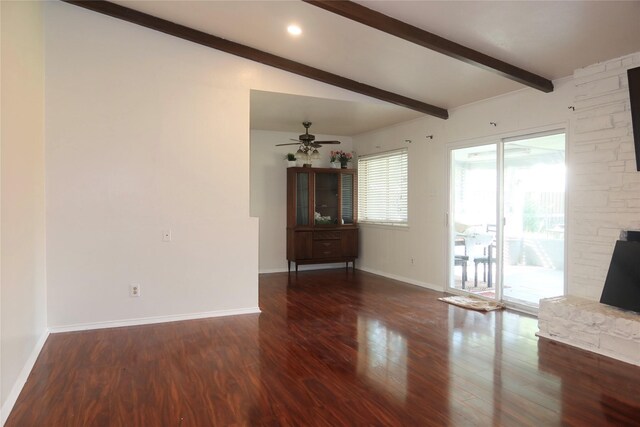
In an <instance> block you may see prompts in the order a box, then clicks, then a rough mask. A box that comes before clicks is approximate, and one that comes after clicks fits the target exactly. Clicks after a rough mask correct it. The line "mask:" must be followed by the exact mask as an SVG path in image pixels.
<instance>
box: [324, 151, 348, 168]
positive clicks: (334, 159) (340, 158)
mask: <svg viewBox="0 0 640 427" xmlns="http://www.w3.org/2000/svg"><path fill="white" fill-rule="evenodd" d="M352 159H353V154H351V153H345V152H344V151H342V150H337V151H332V152H331V155H330V158H329V160H330V161H331V167H334V168H335V167H337V164H340V167H341V168H342V169H346V168H347V165H348V164H349V162H350V161H351V160H352Z"/></svg>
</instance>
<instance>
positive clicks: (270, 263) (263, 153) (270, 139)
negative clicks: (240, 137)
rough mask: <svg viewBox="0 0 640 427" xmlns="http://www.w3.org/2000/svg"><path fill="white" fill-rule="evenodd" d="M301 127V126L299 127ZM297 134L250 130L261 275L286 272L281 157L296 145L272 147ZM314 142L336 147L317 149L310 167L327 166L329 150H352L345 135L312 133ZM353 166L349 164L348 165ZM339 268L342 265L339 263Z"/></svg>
mask: <svg viewBox="0 0 640 427" xmlns="http://www.w3.org/2000/svg"><path fill="white" fill-rule="evenodd" d="M301 127H302V125H301ZM300 133H302V131H301V132H298V133H295V132H272V131H264V130H252V131H251V216H253V217H258V218H260V251H259V254H260V255H259V259H260V262H259V268H260V272H261V273H273V272H277V271H287V259H286V257H287V252H286V249H287V239H286V228H287V209H286V207H287V206H286V204H287V181H286V179H287V169H286V168H287V165H286V164H285V161H284V160H283V159H284V156H285V155H286V154H287V153H288V152H294V153H295V151H296V150H297V149H298V147H297V146H285V147H276V144H284V143H287V142H290V141H289V139H290V138H294V139H295V138H298V135H299V134H300ZM315 135H316V140H318V141H323V140H325V141H327V140H338V141H340V142H341V144H340V145H326V146H324V147H322V148H320V149H319V150H318V151H320V159H318V160H314V161H313V167H329V153H330V152H331V151H332V150H338V149H339V150H343V151H347V152H350V151H351V150H352V140H351V137H348V136H340V135H320V134H315ZM350 167H353V165H350ZM339 265H340V266H341V267H342V266H343V264H339ZM334 266H336V265H335V264H317V265H310V266H301V267H300V268H301V269H305V268H306V269H317V268H327V267H334Z"/></svg>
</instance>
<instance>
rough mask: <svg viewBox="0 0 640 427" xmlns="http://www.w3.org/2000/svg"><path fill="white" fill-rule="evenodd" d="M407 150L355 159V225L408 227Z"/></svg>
mask: <svg viewBox="0 0 640 427" xmlns="http://www.w3.org/2000/svg"><path fill="white" fill-rule="evenodd" d="M407 164H408V154H407V150H406V149H402V150H396V151H390V152H386V153H381V154H375V155H371V156H363V157H360V158H358V221H360V222H370V223H378V224H393V225H395V224H397V225H406V224H407V181H408V165H407Z"/></svg>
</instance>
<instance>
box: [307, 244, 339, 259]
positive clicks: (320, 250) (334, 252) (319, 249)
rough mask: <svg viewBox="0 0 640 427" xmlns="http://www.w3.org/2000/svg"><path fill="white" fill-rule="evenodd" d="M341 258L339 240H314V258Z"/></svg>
mask: <svg viewBox="0 0 640 427" xmlns="http://www.w3.org/2000/svg"><path fill="white" fill-rule="evenodd" d="M339 256H342V245H341V243H340V240H314V242H313V257H314V258H332V257H339Z"/></svg>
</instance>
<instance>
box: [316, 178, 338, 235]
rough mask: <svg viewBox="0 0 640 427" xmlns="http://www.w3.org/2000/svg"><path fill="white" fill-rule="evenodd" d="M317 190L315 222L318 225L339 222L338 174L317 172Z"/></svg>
mask: <svg viewBox="0 0 640 427" xmlns="http://www.w3.org/2000/svg"><path fill="white" fill-rule="evenodd" d="M315 191H316V193H315V196H316V197H315V200H316V207H315V213H314V221H315V222H314V223H315V224H316V225H326V224H337V223H338V174H337V173H317V174H316V188H315Z"/></svg>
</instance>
